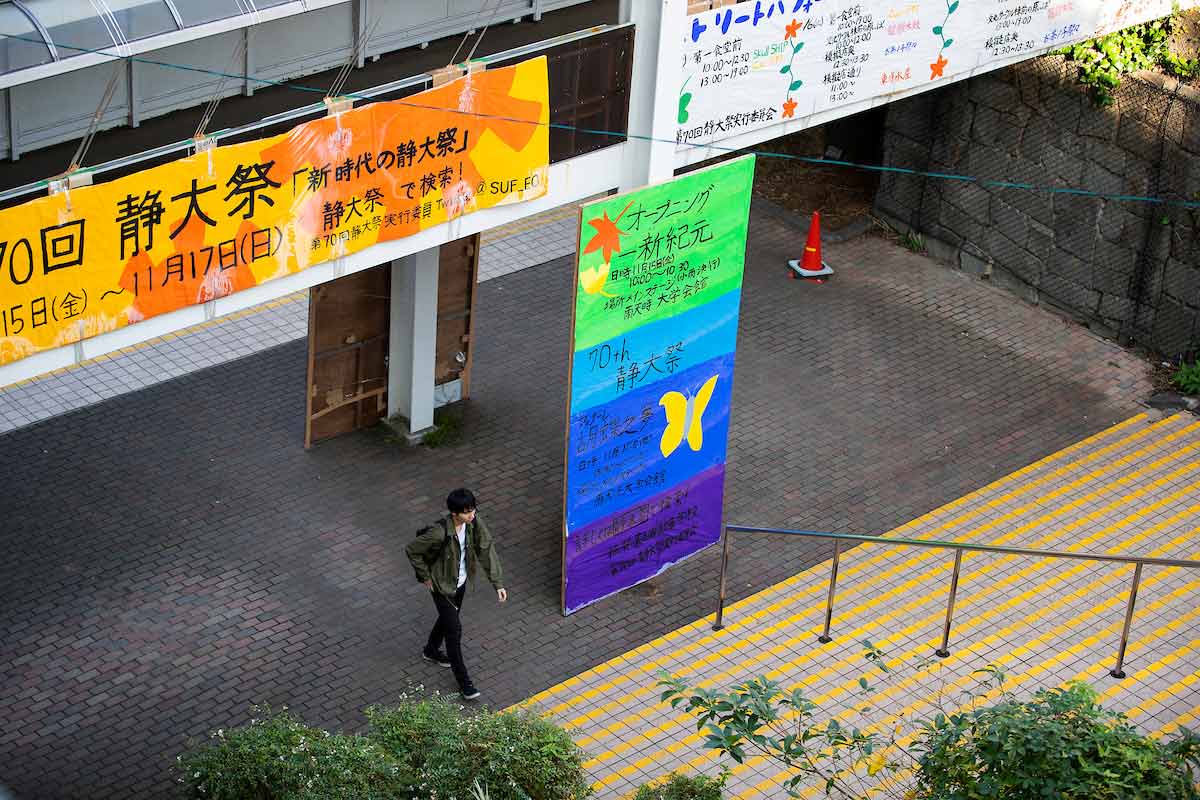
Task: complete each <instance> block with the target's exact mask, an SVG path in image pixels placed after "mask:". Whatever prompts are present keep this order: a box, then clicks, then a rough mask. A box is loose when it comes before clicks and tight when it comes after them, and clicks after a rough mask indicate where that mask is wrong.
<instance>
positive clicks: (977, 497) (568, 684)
mask: <svg viewBox="0 0 1200 800" xmlns="http://www.w3.org/2000/svg"><path fill="white" fill-rule="evenodd" d="M1176 420H1177V418H1168V419H1166V420H1163V421H1161V422H1159V423H1155V424H1153V425H1147V426H1145V427H1143V428H1141V429H1135V430H1134V432H1133V433H1132V434H1131V435H1129V436H1126V437H1124V438H1120V439H1118V440H1116V441H1114V442H1111V443H1110V444H1108V445H1106V446H1105V447H1103V448H1101V449H1099V450H1097V451H1096V452H1093V453H1090V454H1089V455H1087V456H1086V457H1084V458H1083V459H1079V460H1077V461H1073V462H1070V463H1068V464H1067V465H1065V466H1063V467H1060V468H1058V469H1056V470H1054V471H1053V472H1050V473H1048V474H1046V475H1044V476H1040V477H1039V478H1037V479H1034V480H1031V481H1030V482H1028V483H1025V484H1021V485H1019V486H1017V488H1015V489H1013V490H1011V491H1008V492H1006V493H1004V494H999V495H997V496H995V497H991V498H989V499H988V500H987V501H986V503H984V505H986V506H987V507H988V508H994V507H996V506H998V505H1001V504H1003V503H1004V502H1006V501H1008V500H1011V499H1012V498H1014V497H1017V496H1019V495H1022V494H1025V493H1028V492H1030V491H1033V490H1034V489H1036V488H1038V487H1039V486H1041V485H1043V484H1045V483H1046V482H1048V481H1050V480H1053V479H1054V478H1057V477H1060V476H1062V475H1064V474H1067V473H1068V472H1069V471H1070V470H1071V469H1072V468H1077V467H1079V466H1081V465H1083V464H1086V463H1090V462H1092V461H1094V460H1096V459H1097V458H1098V457H1102V456H1103V455H1107V454H1109V453H1111V452H1113V451H1114V450H1115V449H1117V448H1120V447H1122V446H1128V445H1129V444H1130V443H1133V442H1135V441H1137V440H1140V439H1142V438H1144V437H1145V436H1147V435H1149V434H1151V433H1152V432H1154V431H1155V430H1159V429H1161V428H1162V427H1163V426H1169V425H1172V424H1173V423H1174V422H1175V421H1176ZM1145 421H1146V415H1144V414H1139V415H1137V416H1135V417H1132V418H1130V419H1128V420H1125V421H1123V422H1121V423H1118V424H1117V425H1114V426H1112V427H1110V428H1108V429H1107V430H1105V431H1102V432H1100V433H1098V434H1095V435H1094V436H1092V437H1089V438H1088V439H1085V440H1083V441H1081V442H1077V443H1076V444H1074V445H1071V446H1070V447H1067V448H1065V449H1063V450H1060V451H1058V452H1057V453H1053V454H1051V455H1049V456H1047V457H1045V458H1043V459H1040V460H1039V461H1036V462H1034V463H1032V464H1030V465H1028V466H1026V467H1024V468H1022V469H1021V470H1018V471H1017V472H1014V473H1012V474H1010V475H1008V476H1006V477H1004V478H1001V479H1000V480H998V481H995V482H994V483H992V484H989V485H988V486H985V487H983V488H981V489H978V490H976V491H975V492H972V493H971V494H968V495H965V496H964V497H962V498H959V499H957V500H954V501H952V502H950V503H947V504H946V505H944V506H941V507H939V508H937V509H935V510H933V511H931V512H929V513H927V514H925V515H923V516H921V517H918V518H917V519H915V520H912V521H911V522H908V523H905V524H904V525H902V526H900V527H898V528H896V529H894V530H892V531H890V532H889V534H888V535H893V536H912V537H914V538H933V536H932V534H935V533H936V534H944V533H946V532H947V531H949V530H950V529H951V528H952V527H955V526H958V525H961V524H962V523H963V522H966V521H969V520H970V519H972V518H975V517H978V516H980V514H981V511H980V510H978V509H976V510H975V511H971V512H968V513H965V514H960V515H958V516H956V517H953V518H952V519H950V520H949V521H947V522H943V523H941V524H940V525H938V526H937V527H936V528H929V529H926V530H922V531H920V532H916V533H914V532H913V531H914V529H916V528H919V527H922V526H928V525H929V524H930V523H931V522H932V521H934V520H935V519H938V518H939V517H941V516H945V515H947V514H949V513H951V512H953V511H956V510H957V509H959V508H962V507H963V506H965V505H967V504H968V503H972V502H975V501H981V500H982V498H984V497H987V496H988V495H990V494H992V493H995V492H999V491H1000V490H1001V489H1004V488H1005V487H1007V486H1008V485H1010V484H1013V483H1016V482H1017V481H1019V480H1020V479H1021V478H1024V477H1028V476H1030V475H1032V474H1034V473H1036V472H1037V471H1038V470H1039V469H1041V468H1043V467H1046V466H1048V465H1050V464H1053V463H1055V462H1058V461H1060V460H1063V459H1065V458H1067V457H1068V456H1071V455H1074V454H1075V453H1077V452H1079V451H1080V450H1082V449H1084V448H1085V447H1087V446H1088V445H1090V444H1093V443H1096V442H1098V441H1101V440H1104V439H1108V438H1111V437H1113V436H1115V435H1116V434H1117V433H1120V432H1122V431H1126V430H1127V429H1129V428H1131V427H1135V426H1137V425H1138V424H1139V423H1144V422H1145ZM886 557H887V554H886V553H881V554H879V555H876V556H874V557H872V558H870V559H867V560H866V561H864V562H863V563H862V564H860V565H858V566H856V567H851V568H850V569H849V570H846V569H843V571H842V575H843V576H844V577H847V578H848V577H852V576H854V575H855V574H857V573H858V572H864V571H866V570H868V569H869V568H870V567H873V566H877V565H879V564H881V563H883V561H884V560H885V558H886ZM932 558H933V556H932V555H931V554H929V553H927V552H926V553H922V554H921V555H920V556H918V557H917V558H916V559H911V560H910V562H908V563H909V564H912V563H918V562H923V561H928V560H931V559H932ZM826 569H827V568H826V567H824V566H817V567H813V568H812V569H810V570H807V571H805V572H802V573H799V574H797V575H796V576H794V577H793V578H791V579H789V580H787V581H784V582H782V583H780V584H778V585H777V586H775V587H771V588H768V589H765V590H763V591H762V592H760V593H758V594H757V595H754V596H753V597H750V598H746V599H745V600H743V601H741V602H740V603H735V604H733V605H731V606H730V607H729V611H731V612H732V611H734V610H735V609H737V608H744V607H747V606H749V605H751V604H753V603H754V602H755V601H757V600H761V599H763V598H765V597H768V596H770V595H771V594H778V595H780V596H781V598H782V599H780V600H778V601H776V602H775V603H774V604H772V605H770V606H768V607H767V608H764V609H761V610H760V611H758V612H756V613H755V614H754V615H752V617H751V618H749V619H747V620H745V621H743V622H741V623H732V624H729V625H727V626H726V632H727V633H729V632H735V631H736V630H737V628H738V626H739V625H745V626H747V627H749V626H750V625H753V624H754V623H756V622H757V621H758V620H760V619H762V618H764V617H766V616H769V615H771V614H773V613H775V612H777V611H778V610H779V609H780V608H782V607H784V606H786V605H792V604H794V603H795V602H796V596H795V595H792V594H790V593H789V592H790V590H791V589H792V587H794V586H796V585H797V584H800V583H802V582H803V580H804V579H805V578H808V577H811V576H813V575H817V574H820V573H822V572H824V571H825V570H826ZM809 594H811V595H813V596H816V595H818V594H820V591H819V588H814V589H812V590H811V591H810V592H809ZM708 623H709V620H708V618H701V619H699V620H697V621H696V622H694V623H692V624H691V625H688V626H685V627H683V628H680V629H677V630H675V631H673V632H671V633H668V634H666V635H664V636H663V637H660V638H659V639H657V640H655V641H653V642H649V643H647V644H645V645H642V646H641V647H639V648H637V649H636V650H634V651H631V653H627V654H625V655H623V656H620V657H618V658H617V659H614V660H612V661H609V662H606V663H604V664H601V665H598V666H597V667H594V668H593V669H591V670H589V671H587V672H585V673H582V674H581V675H578V676H576V677H574V678H571V679H569V680H567V681H564V682H563V683H561V684H558V685H557V686H554V687H551V688H550V689H547V690H546V691H544V692H541V693H539V694H537V695H534V696H533V697H531V698H529V700H527V701H526V703H525V704H541V705H544V704H545V703H546V702H547V701H549V700H550V699H551V698H552V697H553V696H554V695H556V694H562V693H567V692H569V691H571V690H573V689H575V688H577V687H578V686H580V685H581V684H583V683H585V682H587V681H588V680H590V679H591V678H593V677H598V676H600V675H603V674H606V673H608V672H613V671H615V670H616V668H617V667H618V666H619V665H621V664H624V663H626V662H627V661H630V660H634V661H636V660H638V659H637V657H638V656H640V655H641V654H642V653H645V652H652V651H660V650H661V649H662V648H663V646H664V645H666V644H667V643H669V642H671V641H674V640H678V639H681V638H683V637H684V636H686V635H687V634H689V633H692V632H694V631H697V630H700V629H702V628H704V627H705V625H706V624H708ZM710 638H715V637H710ZM691 651H692V649H691V648H685V649H684V650H683V651H680V652H691ZM631 657H632V658H631ZM657 666H659V664H651V665H647V668H648V669H651V670H652V668H654V667H657ZM629 679H630V678H628V677H627V674H626V673H622V672H620V671H618V675H617V677H616V679H614V681H613V682H610V683H607V684H603V685H601V686H597V687H592V688H589V689H588V690H586V691H584V692H582V693H581V694H578V693H573V696H572V699H571V700H568V701H567V702H565V703H563V704H560V705H558V706H554V707H552V708H550V709H548V711H549V713H551V714H557V713H559V712H561V711H562V710H563V709H565V708H566V707H568V706H569V705H572V704H575V703H577V701H578V699H579V698H580V697H581V696H582V697H584V698H588V697H592V696H595V695H597V694H598V693H600V692H606V691H609V690H611V689H613V688H615V686H616V684H617V683H618V682H621V681H622V680H629Z"/></svg>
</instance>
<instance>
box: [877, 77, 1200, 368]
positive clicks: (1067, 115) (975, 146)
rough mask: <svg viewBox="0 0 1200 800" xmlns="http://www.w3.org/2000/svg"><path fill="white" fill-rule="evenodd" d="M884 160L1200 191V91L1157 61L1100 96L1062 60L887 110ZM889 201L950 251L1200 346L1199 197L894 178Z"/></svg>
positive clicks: (949, 256) (1132, 328)
mask: <svg viewBox="0 0 1200 800" xmlns="http://www.w3.org/2000/svg"><path fill="white" fill-rule="evenodd" d="M884 159H885V163H887V164H891V165H895V166H901V167H909V168H916V169H919V170H923V171H930V172H937V173H951V174H956V175H966V176H973V177H976V178H981V179H991V180H995V181H1007V182H1012V183H1023V184H1032V185H1036V186H1039V187H1058V188H1075V189H1087V190H1092V191H1095V192H1098V193H1102V194H1106V195H1139V196H1156V197H1166V198H1172V199H1176V200H1187V201H1197V200H1200V91H1197V89H1195V88H1192V87H1188V86H1183V85H1180V84H1178V83H1177V82H1176V81H1174V80H1171V79H1167V78H1164V77H1163V76H1160V75H1157V74H1151V73H1143V74H1139V75H1138V76H1136V77H1127V78H1125V79H1124V80H1123V81H1122V84H1121V87H1120V88H1119V89H1118V91H1117V93H1116V103H1115V104H1114V105H1113V106H1112V107H1110V108H1107V109H1101V108H1097V107H1096V106H1095V104H1094V103H1093V102H1092V100H1091V98H1090V97H1089V96H1088V94H1087V91H1086V90H1085V89H1084V88H1083V87H1081V86H1079V85H1078V84H1077V83H1076V81H1075V78H1074V72H1073V68H1072V67H1071V66H1070V65H1069V64H1066V63H1065V62H1064V61H1063V60H1062V59H1061V58H1059V57H1053V56H1052V57H1046V58H1040V59H1036V60H1034V61H1029V62H1025V63H1023V64H1019V65H1016V66H1012V67H1008V68H1006V69H1004V70H1001V71H999V72H994V73H990V74H987V75H982V76H979V77H975V78H972V79H970V80H969V81H966V82H964V83H959V84H955V85H953V86H949V87H947V88H945V89H942V90H939V91H934V92H930V93H927V94H924V95H919V96H917V97H913V98H909V99H906V100H902V101H900V102H897V103H894V104H892V105H891V106H890V107H889V112H888V118H887V123H886V129H885V134H884ZM876 210H877V212H878V213H879V214H880V215H881V216H883V217H884V218H885V219H888V220H889V221H891V222H892V223H893V224H894V225H895V226H896V227H897V228H898V229H900V230H902V231H909V230H911V231H916V232H919V233H920V234H922V235H923V236H924V237H925V242H926V246H927V248H928V250H929V252H930V253H931V254H932V255H933V256H935V257H936V258H938V259H940V260H942V261H944V262H946V263H948V264H950V265H952V266H954V267H957V268H959V269H962V270H965V271H968V272H970V273H972V274H974V275H977V276H980V277H987V278H989V279H990V280H992V281H994V282H996V283H998V284H1000V285H1002V286H1005V287H1006V288H1009V289H1011V290H1012V291H1014V292H1015V293H1017V294H1018V295H1020V296H1021V297H1023V298H1025V299H1026V300H1029V301H1031V302H1034V303H1043V304H1047V305H1051V306H1053V307H1055V308H1058V309H1061V310H1063V311H1066V312H1068V313H1069V314H1070V315H1071V316H1073V317H1075V318H1076V319H1078V320H1080V321H1082V322H1084V323H1086V324H1088V325H1089V326H1091V327H1093V328H1094V329H1096V330H1097V331H1098V332H1100V333H1102V334H1103V335H1106V336H1114V337H1120V338H1122V339H1125V340H1127V341H1132V342H1136V343H1138V344H1141V345H1143V346H1146V347H1149V348H1151V349H1153V350H1155V351H1158V352H1160V353H1162V354H1165V355H1167V356H1170V357H1178V356H1186V355H1192V354H1194V353H1195V352H1196V351H1197V350H1200V321H1198V320H1200V208H1193V209H1187V208H1181V207H1178V206H1167V205H1163V204H1154V203H1147V202H1139V201H1132V200H1120V199H1115V198H1112V197H1110V198H1108V199H1105V198H1099V197H1082V196H1079V195H1074V194H1067V193H1053V192H1049V191H1044V190H1029V189H1023V188H1008V187H999V186H987V185H981V183H980V182H978V181H970V180H955V179H947V178H923V177H916V176H907V175H900V174H885V175H884V177H883V178H882V179H881V181H880V186H879V192H878V195H877V197H876Z"/></svg>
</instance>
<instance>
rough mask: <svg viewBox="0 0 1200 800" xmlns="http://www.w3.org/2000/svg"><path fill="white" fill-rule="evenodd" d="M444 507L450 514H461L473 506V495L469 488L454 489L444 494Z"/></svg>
mask: <svg viewBox="0 0 1200 800" xmlns="http://www.w3.org/2000/svg"><path fill="white" fill-rule="evenodd" d="M446 508H448V509H450V513H451V514H463V513H466V512H467V511H470V510H471V509H473V508H475V495H473V494H471V490H470V489H455V490H454V491H453V492H451V493H450V494H448V495H446Z"/></svg>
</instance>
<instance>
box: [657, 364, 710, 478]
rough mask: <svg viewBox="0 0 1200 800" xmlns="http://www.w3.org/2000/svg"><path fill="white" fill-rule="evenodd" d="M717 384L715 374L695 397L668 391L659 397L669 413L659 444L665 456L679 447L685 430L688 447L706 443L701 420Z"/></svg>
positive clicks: (664, 409) (659, 400) (659, 401)
mask: <svg viewBox="0 0 1200 800" xmlns="http://www.w3.org/2000/svg"><path fill="white" fill-rule="evenodd" d="M716 385H717V376H716V375H713V376H712V377H711V378H709V379H708V380H706V381H705V382H704V385H703V386H701V387H700V391H698V392H696V396H695V397H684V396H683V395H682V394H680V393H679V392H667V393H666V394H664V395H663V396H662V397H660V398H659V399H658V404H659V405H660V406H662V407H663V411H665V412H666V414H667V429H666V430H665V431H663V435H662V441H661V442H659V444H658V449H660V450H662V454H663V457H664V458H665V457H667V456H669V455H671V453H674V452H675V448H677V447H679V444H680V443H681V442H682V441H683V435H684V431H687V443H688V447H690V448H692V449H693V450H699V449H700V448H701V447H702V446H703V445H704V429H703V428H702V427H701V425H700V420H701V418H702V417H703V416H704V409H706V408H707V407H708V401H709V399H710V398H711V397H712V393H713V387H715V386H716Z"/></svg>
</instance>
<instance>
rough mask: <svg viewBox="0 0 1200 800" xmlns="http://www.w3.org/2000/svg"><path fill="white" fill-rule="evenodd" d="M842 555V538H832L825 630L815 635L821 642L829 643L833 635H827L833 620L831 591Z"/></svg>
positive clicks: (835, 583) (835, 581) (835, 582)
mask: <svg viewBox="0 0 1200 800" xmlns="http://www.w3.org/2000/svg"><path fill="white" fill-rule="evenodd" d="M841 556H842V540H841V539H834V540H833V565H832V566H831V567H830V568H829V596H828V597H826V598H825V632H824V633H822V634H821V635H820V636H818V637H817V641H818V642H820V643H821V644H829V643H830V642H832V641H833V637H831V636H830V635H829V624H830V623H831V622H832V621H833V591H834V588H835V587H836V586H837V573H838V561H839V560H840V559H841Z"/></svg>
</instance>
